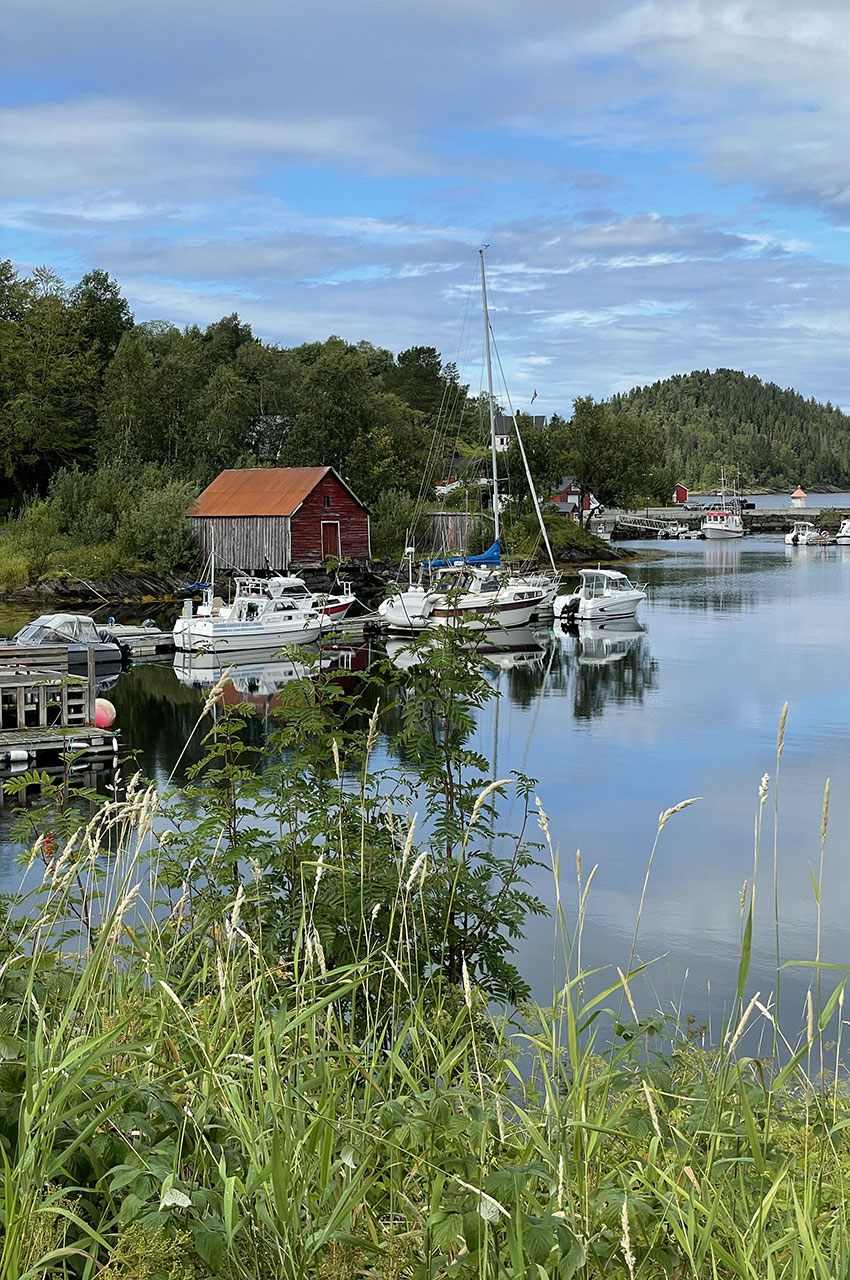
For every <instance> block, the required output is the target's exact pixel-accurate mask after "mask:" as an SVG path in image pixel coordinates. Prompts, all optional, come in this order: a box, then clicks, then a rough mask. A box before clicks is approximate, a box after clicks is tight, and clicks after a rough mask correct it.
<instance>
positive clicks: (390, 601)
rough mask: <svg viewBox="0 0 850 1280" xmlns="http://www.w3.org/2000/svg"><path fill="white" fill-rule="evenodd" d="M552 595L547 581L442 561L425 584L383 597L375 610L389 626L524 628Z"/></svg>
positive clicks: (404, 628) (408, 628) (417, 628)
mask: <svg viewBox="0 0 850 1280" xmlns="http://www.w3.org/2000/svg"><path fill="white" fill-rule="evenodd" d="M551 599H552V584H551V583H550V582H549V581H548V580H546V581H544V580H542V575H541V580H540V581H534V580H533V579H531V578H528V579H526V578H525V577H522V576H518V577H515V576H513V575H509V574H502V573H500V572H499V569H498V568H496V567H490V568H485V567H484V566H480V565H470V564H467V563H463V562H461V563H460V564H457V565H452V566H447V567H446V568H445V569H444V571H443V572H442V573H441V574H440V575H439V576H438V577H437V578H436V579H435V581H434V582H433V584H432V585H431V586H429V587H423V586H418V587H410V588H409V589H408V590H407V591H401V592H399V593H398V594H397V595H394V596H388V597H387V599H386V600H383V601H382V602H381V604H380V605H379V606H378V612H379V614H380V615H381V617H382V618H383V620H384V624H385V626H386V628H387V630H388V631H396V632H398V631H401V632H410V631H424V630H425V629H426V628H428V627H434V626H458V625H460V626H466V627H470V628H471V629H473V630H475V631H483V630H487V629H489V628H492V627H500V628H503V629H504V628H508V627H526V626H528V624H529V622H530V621H531V620H532V618H534V617H536V616H537V615H538V614H539V613H540V612H542V611H544V610H545V609H546V608H547V607H548V606H549V603H550V601H551Z"/></svg>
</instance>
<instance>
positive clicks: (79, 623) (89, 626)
mask: <svg viewBox="0 0 850 1280" xmlns="http://www.w3.org/2000/svg"><path fill="white" fill-rule="evenodd" d="M99 642H100V636H99V635H98V634H97V628H96V627H95V625H94V623H93V622H92V620H91V618H75V617H74V616H73V615H72V614H64V615H63V614H57V615H56V616H51V615H49V614H46V615H44V616H43V617H41V618H36V619H35V621H34V622H30V623H28V624H27V626H25V627H22V628H21V630H20V631H19V632H18V633H17V635H16V636H15V644H98V643H99Z"/></svg>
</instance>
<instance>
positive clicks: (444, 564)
mask: <svg viewBox="0 0 850 1280" xmlns="http://www.w3.org/2000/svg"><path fill="white" fill-rule="evenodd" d="M501 563H502V548H501V544H500V542H499V539H498V538H497V539H496V541H495V542H494V543H493V545H492V547H488V548H487V550H486V551H482V552H481V555H480V556H451V557H450V558H449V559H448V560H425V561H424V565H425V568H426V569H448V568H449V566H450V565H453V564H487V565H493V566H494V567H495V568H497V569H498V567H499V566H500V565H501Z"/></svg>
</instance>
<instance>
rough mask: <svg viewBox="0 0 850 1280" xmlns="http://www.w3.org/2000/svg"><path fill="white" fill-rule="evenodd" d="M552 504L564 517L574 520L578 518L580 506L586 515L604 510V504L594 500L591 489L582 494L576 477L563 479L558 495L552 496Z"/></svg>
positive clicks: (564, 477)
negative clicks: (570, 517)
mask: <svg viewBox="0 0 850 1280" xmlns="http://www.w3.org/2000/svg"><path fill="white" fill-rule="evenodd" d="M552 503H553V505H554V506H555V507H557V509H558V510H559V511H560V512H561V514H562V515H565V516H572V517H573V519H576V518H577V517H578V513H579V506H580V507H581V510H582V512H583V513H584V514H585V515H587V514H588V513H589V514H590V515H594V514H595V513H596V512H597V511H600V510H601V509H602V503H601V502H598V501H597V499H596V498H594V496H593V494H592V493H591V492H590V490H589V489H585V491H584V493H582V491H581V486H580V485H579V484H577V483H576V479H575V476H563V477H562V479H561V483H560V485H559V486H558V491H557V493H553V494H552Z"/></svg>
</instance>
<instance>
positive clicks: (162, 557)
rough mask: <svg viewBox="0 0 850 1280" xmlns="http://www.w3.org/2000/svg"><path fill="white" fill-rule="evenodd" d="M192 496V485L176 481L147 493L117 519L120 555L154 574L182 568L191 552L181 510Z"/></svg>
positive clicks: (188, 531)
mask: <svg viewBox="0 0 850 1280" xmlns="http://www.w3.org/2000/svg"><path fill="white" fill-rule="evenodd" d="M194 497H195V492H194V489H193V488H192V486H191V485H189V484H184V483H181V482H180V481H178V480H172V481H170V482H169V483H168V484H166V485H165V486H164V487H162V488H154V489H149V490H147V491H146V492H145V493H144V494H143V495H142V496H141V498H140V499H139V501H138V503H137V505H136V506H135V507H134V508H133V509H132V510H130V511H127V512H126V513H125V515H124V516H122V518H121V522H120V524H119V526H118V534H117V543H118V547H119V548H120V550H121V552H122V553H123V554H124V555H125V556H126V557H127V558H128V559H130V560H132V561H135V562H136V563H139V564H141V565H142V566H144V567H146V568H152V569H155V570H156V572H157V573H170V572H172V571H173V570H175V569H178V568H180V567H181V566H182V565H184V564H185V563H186V562H187V561H188V560H189V558H190V557H191V555H192V552H193V542H192V532H191V528H190V525H189V521H188V520H187V519H186V516H185V511H186V508H187V507H188V506H189V504H190V502H191V501H192V499H193V498H194Z"/></svg>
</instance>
